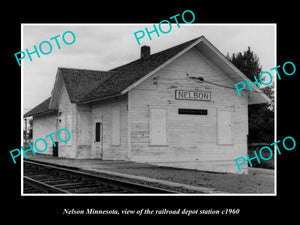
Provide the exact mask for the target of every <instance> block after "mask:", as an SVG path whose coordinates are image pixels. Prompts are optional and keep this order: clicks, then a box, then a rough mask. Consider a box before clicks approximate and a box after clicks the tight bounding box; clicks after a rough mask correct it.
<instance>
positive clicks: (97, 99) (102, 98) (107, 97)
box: [78, 93, 124, 104]
mask: <svg viewBox="0 0 300 225" xmlns="http://www.w3.org/2000/svg"><path fill="white" fill-rule="evenodd" d="M122 95H124V94H122V93H118V94H113V95H108V96H105V97H99V98H94V99H88V100H81V101H79V102H78V103H82V104H86V103H92V102H97V101H101V100H105V99H110V98H114V97H119V96H122Z"/></svg>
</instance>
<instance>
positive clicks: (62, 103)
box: [57, 83, 77, 158]
mask: <svg viewBox="0 0 300 225" xmlns="http://www.w3.org/2000/svg"><path fill="white" fill-rule="evenodd" d="M58 112H60V113H61V115H60V116H58V124H57V131H58V130H60V129H62V128H66V129H68V130H69V131H70V133H71V139H70V141H68V142H60V141H59V142H58V146H59V147H58V156H59V157H67V158H76V157H77V117H76V115H77V114H76V113H77V108H76V104H75V103H71V101H70V98H69V95H68V92H67V90H66V87H65V84H64V83H63V84H62V86H61V89H60V93H59V97H58Z"/></svg>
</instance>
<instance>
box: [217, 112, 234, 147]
mask: <svg viewBox="0 0 300 225" xmlns="http://www.w3.org/2000/svg"><path fill="white" fill-rule="evenodd" d="M231 127H232V121H231V111H225V110H218V111H217V143H218V144H220V145H222V144H223V145H230V144H232V129H231Z"/></svg>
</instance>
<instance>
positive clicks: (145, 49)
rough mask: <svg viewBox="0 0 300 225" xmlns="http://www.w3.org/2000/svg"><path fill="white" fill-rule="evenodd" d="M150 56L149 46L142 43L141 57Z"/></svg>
mask: <svg viewBox="0 0 300 225" xmlns="http://www.w3.org/2000/svg"><path fill="white" fill-rule="evenodd" d="M149 56H150V46H148V45H144V46H142V47H141V59H146V58H148V57H149Z"/></svg>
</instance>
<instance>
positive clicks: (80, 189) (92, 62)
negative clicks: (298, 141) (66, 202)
mask: <svg viewBox="0 0 300 225" xmlns="http://www.w3.org/2000/svg"><path fill="white" fill-rule="evenodd" d="M187 14H188V12H187V13H186V15H187ZM162 19H163V18H162ZM186 20H188V18H187V17H186ZM189 20H191V18H189ZM21 36H22V39H21V45H22V48H21V49H22V51H21V52H19V53H18V54H16V55H15V57H16V66H18V64H21V73H22V91H21V92H22V98H21V105H22V131H23V136H22V144H23V145H22V148H21V150H19V151H17V150H16V151H14V152H11V156H12V163H14V162H15V161H18V160H20V161H21V164H22V166H21V173H22V177H21V179H22V180H21V187H20V188H21V193H22V195H23V196H56V195H61V196H73V195H74V196H78V195H91V196H103V195H104V196H115V195H118V196H123V195H126V196H127V195H128V196H131V195H135V196H139V195H142V196H147V195H151V196H156V195H158V196H161V195H163V196H176V195H179V196H275V195H276V194H277V189H276V187H277V185H276V184H277V180H276V172H277V167H276V157H279V156H278V152H277V150H276V148H275V146H274V145H270V144H272V143H274V142H275V141H276V140H277V139H276V135H275V134H276V132H275V128H276V101H277V99H276V87H277V82H280V81H278V78H277V74H276V70H274V69H272V68H275V67H276V66H277V61H276V56H277V51H276V43H277V39H276V37H277V26H276V24H275V23H265V24H264V23H262V24H242V23H239V24H213V23H211V24H209V23H208V24H198V23H190V24H188V23H185V22H182V23H180V25H179V24H176V23H174V22H172V24H171V23H168V22H164V23H159V24H158V23H157V24H150V23H145V24H129V23H128V24H42V23H39V24H34V23H33V24H26V23H24V24H22V26H21ZM282 64H283V63H282ZM284 66H285V67H284V69H286V70H285V71H286V72H287V74H291V73H292V71H293V66H294V64H292V63H289V62H287V63H286V64H285V65H284ZM264 71H266V72H264ZM281 73H282V72H281ZM281 76H284V74H283V73H282V75H281ZM292 141H293V140H292V139H291V140H288V139H286V140H284V142H283V144H286V145H284V146H286V147H287V148H290V149H291V148H292V147H293V146H292V143H293V142H292ZM294 143H295V142H294ZM278 145H280V147H281V149H282V148H283V147H282V144H281V143H280V144H278ZM260 149H261V150H260ZM19 158H20V159H19ZM13 161H14V162H13Z"/></svg>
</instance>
